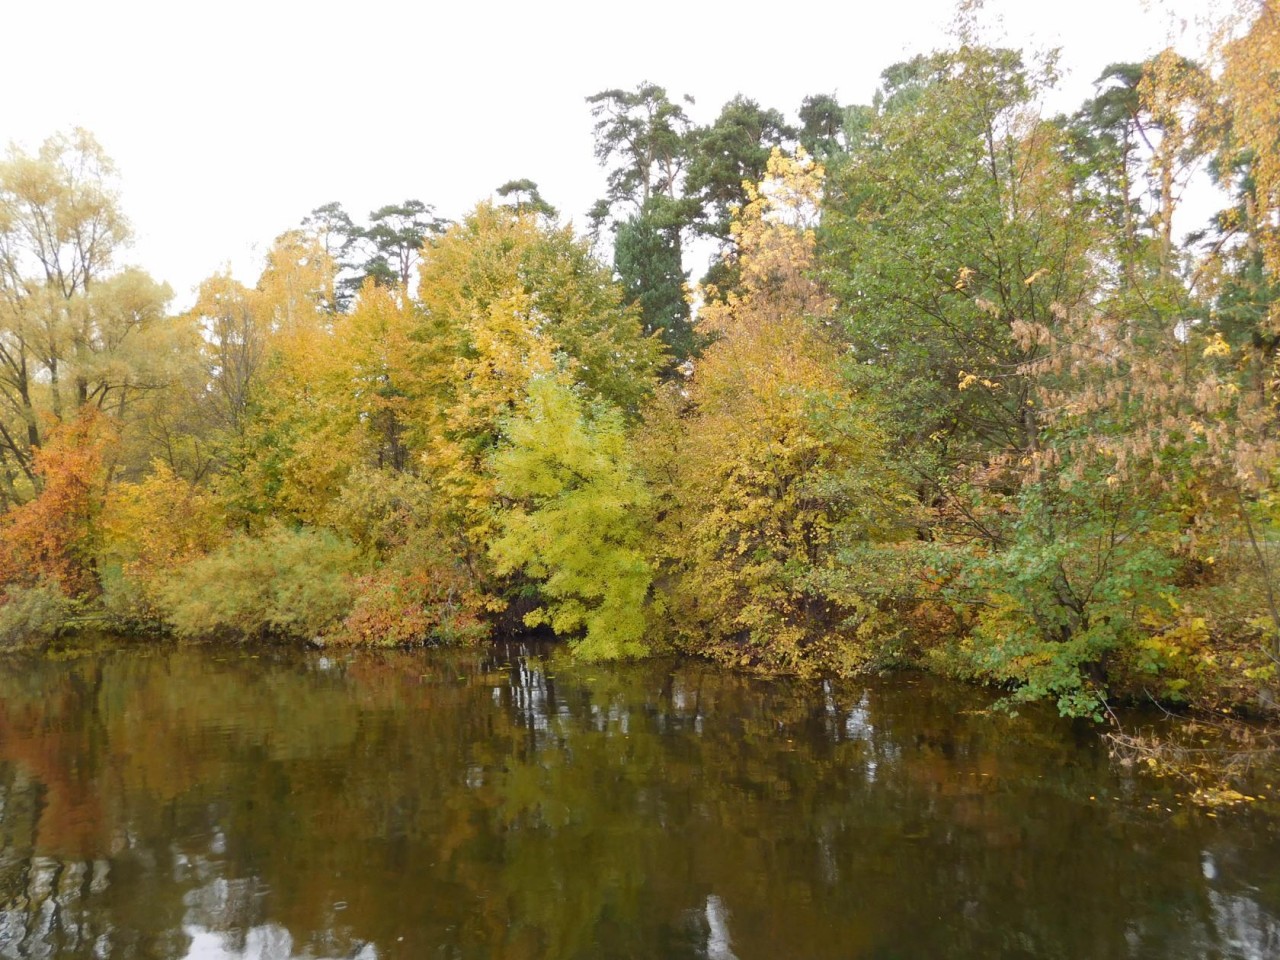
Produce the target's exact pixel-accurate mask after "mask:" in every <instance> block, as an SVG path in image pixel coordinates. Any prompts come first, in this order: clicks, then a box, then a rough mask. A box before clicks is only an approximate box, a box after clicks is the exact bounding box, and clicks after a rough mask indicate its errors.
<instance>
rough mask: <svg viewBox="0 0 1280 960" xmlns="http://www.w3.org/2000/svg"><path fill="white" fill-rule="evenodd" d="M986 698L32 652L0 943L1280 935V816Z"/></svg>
mask: <svg viewBox="0 0 1280 960" xmlns="http://www.w3.org/2000/svg"><path fill="white" fill-rule="evenodd" d="M983 705H984V699H983V697H982V696H981V695H980V694H978V693H975V692H973V691H967V690H963V689H955V688H949V687H944V686H939V685H935V684H931V683H927V682H924V681H919V680H913V679H901V680H898V681H895V682H893V683H888V684H870V685H866V684H861V685H841V684H835V683H822V684H799V683H762V682H757V681H748V680H744V679H742V678H737V677H731V676H726V675H724V674H722V673H719V672H717V671H714V670H711V669H707V668H703V667H701V666H699V665H696V664H686V665H680V666H673V665H671V664H661V663H650V664H644V665H639V666H632V667H623V668H610V669H605V668H601V667H592V668H583V667H578V666H573V665H571V664H567V663H561V662H559V661H558V660H548V659H545V658H543V657H542V656H540V655H538V652H537V651H534V650H529V649H523V648H519V647H512V648H507V649H498V650H495V651H492V652H490V653H445V654H437V655H432V656H430V657H424V656H423V655H381V656H374V655H368V656H353V657H341V656H334V655H332V654H329V655H325V656H301V655H298V656H295V655H287V654H283V653H275V654H263V655H261V656H258V657H254V656H248V655H244V654H240V653H238V652H236V651H227V650H212V651H211V650H201V649H183V650H156V649H150V648H142V649H140V650H134V651H125V652H118V653H115V654H109V655H103V656H93V657H86V658H84V659H79V660H73V661H70V662H66V663H53V662H48V661H39V660H32V661H25V662H24V661H9V662H8V663H6V664H5V670H4V673H3V675H0V957H3V958H10V957H13V958H18V957H22V958H35V957H86V958H87V957H108V956H109V957H137V958H151V957H157V958H159V957H189V958H198V960H226V958H237V960H240V958H255V960H276V958H291V960H292V958H303V957H306V958H315V960H319V958H338V957H343V958H351V957H358V958H361V960H372V958H379V960H383V958H392V957H450V958H454V957H456V958H470V957H477V958H479V957H485V958H488V957H496V958H534V957H568V958H572V957H583V958H585V957H677V958H678V957H702V958H708V960H728V958H734V960H751V958H756V957H769V958H774V957H815V958H822V957H865V958H888V957H914V956H922V957H923V956H928V957H980V956H981V957H986V956H1005V957H1016V956H1021V957H1081V956H1088V957H1100V958H1104V957H1175V958H1176V957H1204V956H1210V957H1273V956H1278V955H1280V922H1278V920H1277V918H1278V917H1280V876H1278V875H1277V874H1276V871H1275V870H1274V866H1273V865H1274V863H1275V862H1276V855H1277V853H1280V837H1278V835H1277V826H1276V824H1277V821H1276V820H1275V819H1268V818H1267V817H1265V816H1262V815H1261V814H1259V813H1258V812H1256V811H1254V812H1246V813H1241V814H1231V815H1230V816H1227V817H1221V818H1218V819H1216V820H1214V819H1209V818H1207V817H1205V816H1203V815H1201V814H1199V813H1192V812H1189V811H1186V810H1185V809H1183V808H1180V807H1178V806H1177V805H1176V802H1175V801H1174V800H1173V798H1172V797H1171V796H1170V797H1166V796H1163V795H1161V796H1160V797H1158V799H1160V800H1161V801H1162V804H1161V805H1160V807H1159V808H1158V809H1154V810H1153V809H1150V801H1151V800H1152V797H1153V795H1152V793H1151V789H1152V787H1151V785H1150V784H1147V783H1143V782H1141V781H1135V780H1129V779H1123V778H1119V777H1118V776H1117V775H1116V774H1115V773H1114V772H1113V771H1111V770H1110V769H1109V768H1108V767H1107V765H1106V763H1105V758H1104V757H1103V756H1102V755H1101V752H1100V751H1099V750H1098V749H1097V745H1096V743H1095V741H1094V739H1093V737H1092V735H1091V734H1090V733H1089V732H1088V731H1087V730H1084V729H1082V728H1075V727H1072V726H1069V725H1066V724H1063V723H1062V722H1060V721H1058V720H1057V719H1056V718H1053V717H1050V716H1047V715H1041V714H1035V713H1031V714H1027V715H1024V716H1022V717H1019V718H1009V717H1003V716H989V715H987V714H985V713H984V712H983V711H982V709H981V708H982V706H983ZM1165 806H1167V807H1169V811H1168V812H1166V811H1165V809H1164V807H1165Z"/></svg>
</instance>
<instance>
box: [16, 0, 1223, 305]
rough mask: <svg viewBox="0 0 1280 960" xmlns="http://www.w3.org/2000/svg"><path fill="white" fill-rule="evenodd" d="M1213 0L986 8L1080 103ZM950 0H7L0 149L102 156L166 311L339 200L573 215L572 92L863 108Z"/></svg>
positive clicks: (1068, 99)
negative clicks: (71, 136)
mask: <svg viewBox="0 0 1280 960" xmlns="http://www.w3.org/2000/svg"><path fill="white" fill-rule="evenodd" d="M1212 2H1213V0H1150V2H1144V0H1074V2H1071V3H1042V2H1039V0H988V2H987V5H986V12H985V15H984V17H985V19H987V20H989V21H990V22H991V23H992V24H993V28H994V29H995V30H996V31H997V32H998V34H999V35H1002V36H1003V37H1004V39H1005V42H1007V43H1010V44H1011V45H1018V46H1034V47H1048V46H1060V47H1062V48H1063V65H1064V66H1065V67H1066V68H1067V70H1068V71H1069V73H1068V76H1067V78H1066V81H1065V90H1064V94H1063V97H1064V100H1063V102H1062V103H1061V104H1055V106H1062V107H1065V106H1069V105H1074V104H1075V103H1076V102H1077V101H1078V100H1080V99H1081V98H1082V97H1083V96H1084V95H1085V94H1087V92H1088V90H1089V83H1090V81H1092V80H1093V78H1094V77H1095V76H1096V75H1097V74H1098V73H1099V72H1100V71H1101V69H1102V68H1103V67H1104V66H1105V65H1106V64H1108V63H1110V62H1112V61H1115V60H1132V59H1139V58H1141V57H1142V56H1144V55H1146V54H1147V53H1150V52H1152V51H1154V50H1157V49H1160V48H1161V47H1163V46H1164V45H1165V44H1166V43H1167V42H1168V39H1169V38H1170V36H1175V37H1176V36H1178V35H1179V34H1180V32H1181V30H1182V26H1181V21H1186V23H1187V24H1188V25H1189V33H1186V34H1183V39H1182V40H1181V41H1180V42H1179V46H1180V47H1185V48H1186V49H1187V50H1188V51H1194V50H1195V49H1197V45H1196V40H1195V33H1196V29H1197V28H1196V20H1197V18H1198V17H1200V16H1202V15H1203V14H1204V13H1205V11H1206V10H1208V9H1209V8H1210V6H1211V4H1212ZM953 9H954V3H953V0H891V2H887V3H886V2H868V0H845V2H821V0H819V2H811V3H804V4H801V3H791V4H787V3H779V2H777V0H771V2H767V3H761V2H756V0H739V2H735V3H722V2H718V0H717V2H707V0H632V2H629V3H625V4H624V3H610V2H608V0H605V2H596V3H581V4H579V3H569V2H564V0H554V2H543V3H513V2H506V0H451V2H438V0H418V2H388V0H365V2H326V0H310V2H294V0H219V2H217V3H208V4H203V3H201V4H197V3H182V2H174V0H167V2H162V3H147V2H140V0H60V2H57V3H52V2H49V3H39V2H23V0H8V2H7V3H6V4H5V9H4V10H3V13H0V23H2V24H3V27H4V32H5V35H6V37H5V41H6V42H5V51H4V56H3V58H0V89H3V90H4V91H5V94H4V97H3V101H2V102H0V143H7V142H9V141H17V142H18V143H21V144H22V145H24V146H25V147H27V148H29V149H34V148H36V147H37V146H38V145H39V143H40V141H41V140H43V139H44V137H46V136H47V135H49V134H50V133H52V132H53V131H55V130H60V129H65V128H68V127H71V126H83V127H86V128H88V129H89V130H91V131H93V132H94V134H95V135H96V136H97V137H98V139H99V140H100V141H101V142H102V144H103V145H104V147H105V148H106V150H107V152H108V153H109V154H110V155H111V156H112V157H113V158H114V159H115V160H116V163H117V165H118V166H119V168H120V171H121V175H122V179H123V185H124V203H125V210H126V213H127V214H128V215H129V217H130V218H131V219H132V221H133V224H134V227H135V230H136V233H137V241H136V243H135V246H134V248H133V250H132V251H131V253H130V256H129V257H128V259H129V260H130V261H132V262H135V263H137V264H138V265H140V266H142V267H144V268H146V269H147V270H149V271H150V272H151V273H152V274H153V275H154V276H156V277H157V278H159V279H163V280H167V281H168V282H169V283H170V284H172V286H173V288H174V291H175V293H176V300H177V302H178V304H179V305H182V304H185V303H188V302H190V300H191V296H190V291H191V290H192V288H193V287H194V286H195V284H197V283H198V282H199V281H200V279H201V278H203V277H205V276H207V275H209V274H210V273H212V272H213V271H215V270H216V269H218V268H219V267H220V266H221V265H223V264H226V263H230V264H231V265H232V267H233V269H235V271H236V273H237V274H238V275H239V276H241V278H242V279H245V280H246V281H251V280H253V279H254V278H255V277H256V274H257V270H258V266H259V261H258V259H257V258H258V257H259V256H260V255H261V253H262V251H263V250H264V249H265V247H266V246H267V245H268V244H269V243H270V241H271V239H272V238H273V237H274V236H276V235H277V234H279V233H281V232H282V231H284V230H286V229H288V228H289V227H291V226H294V225H296V224H297V223H298V221H299V220H301V218H302V217H303V216H305V215H306V213H307V212H308V211H309V210H311V209H312V208H314V207H316V206H319V205H320V204H322V203H326V202H328V201H331V200H337V201H340V202H341V203H342V204H343V205H344V206H345V207H346V208H347V210H348V211H349V212H351V213H352V215H353V216H354V217H356V218H357V219H363V218H364V216H365V214H367V212H368V211H369V210H371V209H373V208H374V207H377V206H381V205H382V204H384V203H391V202H399V201H402V200H405V199H409V198H415V199H421V200H424V201H426V202H427V203H433V204H435V205H436V207H437V209H438V210H439V212H440V213H441V214H443V215H444V216H447V217H450V218H457V217H459V216H461V215H462V214H463V213H465V212H466V210H467V209H469V208H470V207H471V206H473V205H474V204H475V203H476V202H477V201H478V200H480V199H482V198H484V197H486V196H489V195H490V194H491V193H492V191H493V190H494V188H495V187H497V186H498V185H499V184H501V183H503V182H504V181H506V180H510V179H513V178H517V177H530V178H532V179H534V180H536V181H538V183H539V185H540V186H541V189H542V193H543V195H544V196H545V197H546V198H547V199H548V200H549V201H550V202H551V203H553V204H556V205H557V206H559V207H560V209H561V210H562V211H563V212H564V213H566V214H568V215H569V216H572V217H573V218H575V220H576V221H577V222H578V223H579V224H581V222H582V220H583V217H584V214H585V211H586V210H587V208H588V207H589V206H590V205H591V203H592V201H593V200H594V199H595V198H596V197H597V196H599V195H600V193H601V192H602V190H603V173H602V172H601V171H600V169H599V168H598V167H597V166H596V164H595V160H594V158H593V156H592V142H591V119H590V115H589V112H588V109H587V106H586V104H585V103H584V98H585V97H586V96H587V95H588V94H591V93H594V92H596V91H598V90H601V89H605V88H608V87H634V86H635V85H636V84H638V83H639V82H641V81H642V80H652V81H654V82H656V83H660V84H662V85H664V86H665V87H667V89H668V91H669V92H670V93H671V94H672V95H673V96H677V95H680V94H685V93H688V94H692V95H693V96H694V97H695V98H696V99H697V104H696V106H695V107H694V108H692V110H691V113H692V114H693V117H694V119H695V120H697V121H699V122H709V121H710V120H712V119H714V116H715V114H716V113H717V112H718V110H719V107H720V105H721V104H722V103H723V102H724V101H725V100H727V99H729V98H730V97H732V96H733V95H734V94H736V93H739V92H741V93H743V94H746V95H747V96H750V97H753V98H754V99H756V100H758V101H759V102H760V103H761V104H762V105H765V106H772V107H777V108H779V109H781V110H783V111H785V112H786V113H788V114H792V115H794V112H795V110H796V109H797V108H798V106H799V104H800V101H801V99H802V98H803V97H804V96H805V95H806V94H811V93H823V92H835V93H837V94H838V95H839V97H840V100H841V102H844V103H852V102H863V101H866V100H868V99H869V98H870V96H871V94H872V92H873V91H874V89H875V86H876V79H877V77H878V75H879V73H880V71H881V70H883V69H884V68H885V67H886V66H888V65H889V64H891V63H893V62H895V61H897V60H900V59H902V58H903V57H904V56H909V55H912V54H914V53H917V52H922V51H926V50H929V49H932V48H934V47H937V46H939V45H942V44H944V43H945V35H946V28H947V25H948V24H949V23H950V21H951V19H952V13H953Z"/></svg>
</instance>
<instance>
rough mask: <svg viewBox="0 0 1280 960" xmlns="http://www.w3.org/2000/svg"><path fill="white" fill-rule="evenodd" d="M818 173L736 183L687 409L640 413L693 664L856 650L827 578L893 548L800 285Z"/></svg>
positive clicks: (848, 581)
mask: <svg viewBox="0 0 1280 960" xmlns="http://www.w3.org/2000/svg"><path fill="white" fill-rule="evenodd" d="M821 175H822V171H821V168H820V167H817V166H816V165H815V164H813V163H812V162H811V161H809V160H808V159H806V158H804V157H801V158H798V159H789V158H787V157H785V156H783V155H781V154H780V153H778V152H777V151H775V152H774V154H773V156H772V157H771V159H770V161H769V164H768V177H767V178H766V180H765V181H764V182H763V183H762V184H761V185H760V186H759V187H750V186H749V187H748V188H747V191H748V192H747V198H748V203H747V204H746V205H745V206H744V207H743V208H742V209H741V211H740V212H739V214H738V216H737V218H736V219H735V221H734V225H733V236H734V239H735V243H736V245H737V256H738V259H739V263H740V268H741V273H742V280H741V283H740V285H739V287H738V288H737V289H735V290H733V291H731V292H729V294H728V295H727V296H726V297H725V298H724V299H723V300H720V301H716V302H713V303H711V304H709V305H708V306H706V307H705V308H704V310H703V312H702V314H701V316H700V317H699V326H700V328H701V329H702V330H703V331H705V333H706V334H707V335H708V336H710V337H711V338H712V343H711V345H710V346H709V347H708V348H707V349H706V351H705V352H704V354H703V355H702V357H701V359H700V360H699V361H698V362H697V363H696V365H695V368H694V374H693V378H692V380H691V382H690V383H689V385H688V387H687V399H681V398H680V397H679V395H678V394H676V395H674V396H672V397H671V398H670V399H669V400H668V402H667V404H666V405H665V406H663V405H659V406H657V407H655V408H654V411H653V413H652V414H651V416H650V421H649V431H648V434H649V435H648V439H647V440H646V445H647V448H648V451H649V452H648V455H647V457H646V466H647V469H648V470H649V471H650V475H651V476H652V477H653V478H654V482H655V484H656V485H657V489H658V491H659V493H660V496H661V498H662V499H661V501H660V504H659V507H658V509H659V511H660V513H661V514H662V515H663V517H664V519H663V521H662V525H661V526H660V528H659V534H658V539H659V542H660V543H661V544H662V546H661V548H660V549H661V552H662V554H663V556H664V557H665V561H664V564H663V574H662V578H663V581H664V582H665V583H666V584H668V588H669V589H670V591H671V596H672V600H671V603H672V616H673V619H674V621H675V625H676V627H677V629H678V630H680V631H681V632H682V634H683V635H684V636H685V637H686V642H687V643H688V644H690V646H691V648H692V649H695V650H697V651H699V652H701V653H705V654H710V655H714V656H716V657H719V658H723V659H729V660H732V661H735V662H742V663H754V664H758V665H764V666H767V667H769V668H771V669H787V670H804V669H808V668H810V667H812V666H814V665H816V664H822V665H824V666H826V667H835V668H839V669H850V668H851V667H852V666H853V665H854V664H855V663H856V662H858V661H859V660H860V659H863V658H865V657H867V656H868V655H869V653H868V651H869V650H870V649H871V646H872V644H871V641H872V637H873V635H874V631H875V629H876V626H877V622H878V618H877V617H876V610H875V603H874V602H873V601H871V600H869V599H868V598H867V597H866V596H865V595H861V594H860V592H859V590H858V589H857V588H856V587H854V586H852V584H854V583H855V582H856V581H857V579H858V577H857V575H855V574H852V572H851V571H850V576H848V577H847V578H843V579H842V581H841V584H840V585H839V586H837V585H836V583H835V582H834V580H831V579H827V578H826V577H825V573H829V572H831V571H833V570H834V569H835V567H836V566H837V564H838V563H849V564H852V563H853V562H854V561H852V559H851V558H850V557H849V556H846V551H851V550H856V549H857V548H858V547H859V546H860V545H865V544H870V543H874V542H876V541H879V540H882V539H886V538H892V537H893V536H894V535H895V531H896V530H897V529H898V524H899V522H900V520H899V514H898V511H899V508H900V507H901V505H902V504H901V501H900V500H898V499H897V493H896V491H897V490H898V483H897V480H896V479H895V477H894V475H893V472H892V470H891V469H890V468H889V466H888V464H887V463H886V456H885V446H884V439H883V437H882V436H881V435H880V433H879V431H878V430H877V428H876V427H875V426H874V425H873V423H872V420H871V417H870V415H869V408H867V407H866V406H865V405H864V403H863V402H862V401H861V400H860V399H858V398H857V397H854V396H851V395H850V394H849V393H848V392H847V390H846V388H845V385H844V383H843V382H842V379H841V376H840V373H839V346H838V344H837V342H836V341H835V340H834V339H833V338H832V336H831V334H832V328H831V325H830V309H831V301H830V299H829V298H828V296H827V295H826V293H825V291H824V290H823V289H822V288H821V287H820V286H819V285H818V284H816V283H815V282H814V280H813V279H812V278H811V276H810V271H811V268H812V264H813V260H814V248H815V235H814V229H813V227H814V222H815V220H816V217H817V210H818V208H817V203H818V198H819V195H820V191H821ZM837 558H839V560H838V559H837ZM855 639H856V640H861V641H863V642H864V644H859V643H857V642H852V643H851V641H854V640H855Z"/></svg>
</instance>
